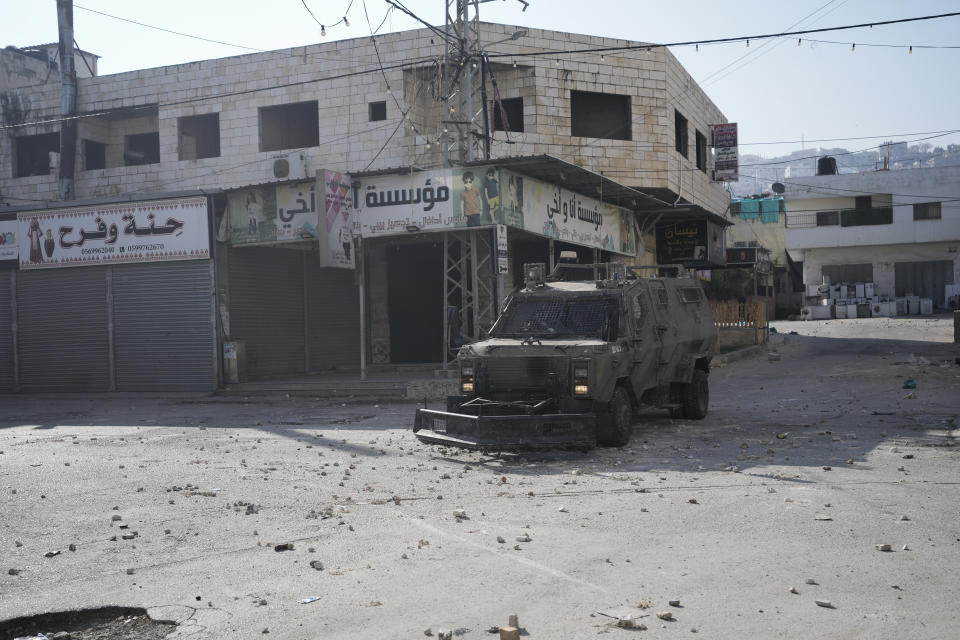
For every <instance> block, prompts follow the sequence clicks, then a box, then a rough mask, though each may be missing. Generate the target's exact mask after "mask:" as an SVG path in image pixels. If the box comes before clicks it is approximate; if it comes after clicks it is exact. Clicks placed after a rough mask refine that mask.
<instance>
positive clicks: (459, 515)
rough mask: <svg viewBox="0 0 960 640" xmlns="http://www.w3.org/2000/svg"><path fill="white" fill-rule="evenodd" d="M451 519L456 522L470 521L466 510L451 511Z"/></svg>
mask: <svg viewBox="0 0 960 640" xmlns="http://www.w3.org/2000/svg"><path fill="white" fill-rule="evenodd" d="M453 517H454V518H456V519H457V520H469V519H470V518H468V517H467V511H466V509H454V510H453Z"/></svg>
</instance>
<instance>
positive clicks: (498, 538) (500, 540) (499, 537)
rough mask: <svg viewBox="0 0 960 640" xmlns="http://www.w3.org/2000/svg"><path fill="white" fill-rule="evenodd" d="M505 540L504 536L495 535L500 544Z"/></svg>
mask: <svg viewBox="0 0 960 640" xmlns="http://www.w3.org/2000/svg"><path fill="white" fill-rule="evenodd" d="M506 541H507V540H506V538H504V537H503V536H497V542H499V543H500V544H503V543H504V542H506Z"/></svg>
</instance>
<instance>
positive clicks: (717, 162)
mask: <svg viewBox="0 0 960 640" xmlns="http://www.w3.org/2000/svg"><path fill="white" fill-rule="evenodd" d="M713 154H714V157H713V179H714V180H716V181H718V182H720V181H729V180H739V179H740V174H739V171H740V166H739V158H738V156H737V123H736V122H730V123H727V124H715V125H713Z"/></svg>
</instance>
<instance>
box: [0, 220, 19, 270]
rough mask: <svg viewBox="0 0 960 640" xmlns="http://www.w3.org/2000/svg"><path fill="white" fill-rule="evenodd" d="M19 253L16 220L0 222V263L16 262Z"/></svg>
mask: <svg viewBox="0 0 960 640" xmlns="http://www.w3.org/2000/svg"><path fill="white" fill-rule="evenodd" d="M19 251H20V248H19V247H18V246H17V220H16V218H14V219H12V220H0V262H4V261H9V260H16V259H17V256H18V255H19Z"/></svg>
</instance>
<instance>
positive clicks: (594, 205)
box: [352, 159, 639, 366]
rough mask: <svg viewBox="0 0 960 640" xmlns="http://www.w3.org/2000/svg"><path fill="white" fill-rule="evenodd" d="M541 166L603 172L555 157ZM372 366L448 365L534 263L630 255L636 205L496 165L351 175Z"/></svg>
mask: <svg viewBox="0 0 960 640" xmlns="http://www.w3.org/2000/svg"><path fill="white" fill-rule="evenodd" d="M540 166H549V167H553V168H555V169H556V168H558V167H560V168H562V170H563V171H566V172H568V173H570V174H573V173H574V172H578V177H582V176H584V175H588V177H591V178H592V177H596V179H597V187H598V189H599V190H600V191H601V192H602V185H604V184H613V183H611V181H609V180H604V179H602V178H601V177H600V176H596V175H595V174H590V173H589V172H585V171H584V170H582V169H579V168H578V167H575V166H573V165H569V164H566V163H562V162H560V161H557V160H555V159H553V160H552V161H551V160H546V161H540ZM352 189H353V207H354V211H355V212H354V216H355V218H356V221H357V222H356V224H355V229H356V231H357V233H359V235H360V236H361V237H362V243H363V252H364V254H365V256H366V265H367V271H366V276H365V283H366V284H367V286H368V288H369V294H368V300H369V309H370V313H369V323H370V331H369V339H370V343H371V358H372V362H374V363H393V364H398V363H435V364H438V365H441V366H444V365H446V364H447V363H448V362H449V361H451V360H452V359H453V357H455V354H456V350H457V348H458V347H459V346H460V345H461V344H463V343H465V342H468V341H471V340H476V339H479V338H480V337H482V336H483V335H484V334H485V332H486V331H487V330H488V329H489V327H490V326H491V325H492V323H493V321H494V319H495V318H496V315H497V311H498V309H499V308H500V307H501V306H502V304H503V302H504V301H505V300H506V298H507V296H509V294H510V293H511V292H512V291H513V290H514V288H515V287H516V286H518V285H519V284H520V283H521V279H520V277H519V275H518V274H521V273H522V266H523V264H525V263H529V262H543V263H545V264H547V265H548V267H552V266H553V264H555V263H556V261H557V259H558V258H559V255H560V253H561V251H564V250H572V251H574V252H575V253H576V256H577V261H578V262H581V263H590V262H600V261H608V260H620V261H623V262H629V263H632V262H635V261H636V260H637V255H638V251H639V246H638V244H639V243H638V232H639V229H638V226H637V224H636V218H635V215H634V213H633V211H631V210H629V209H628V208H625V207H622V206H618V205H616V204H613V203H611V202H609V201H607V200H602V199H598V198H593V197H589V196H586V195H583V194H582V193H580V192H577V191H574V190H572V189H570V188H567V187H563V186H558V185H557V184H553V183H550V182H547V181H545V180H542V179H538V178H535V177H532V176H531V175H528V174H522V173H519V172H517V171H513V170H510V169H507V168H506V167H505V166H500V165H497V164H486V165H477V166H471V167H463V168H456V169H439V170H432V171H420V172H413V173H404V174H396V173H381V174H378V175H356V176H352Z"/></svg>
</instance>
